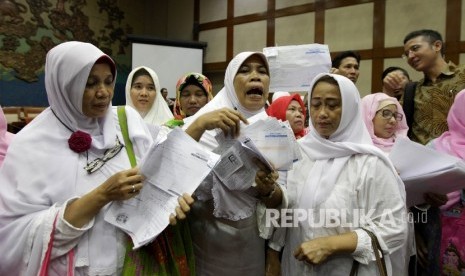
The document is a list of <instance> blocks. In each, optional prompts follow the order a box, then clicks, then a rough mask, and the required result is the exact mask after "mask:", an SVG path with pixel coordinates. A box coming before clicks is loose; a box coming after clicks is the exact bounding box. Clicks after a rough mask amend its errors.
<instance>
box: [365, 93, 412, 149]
mask: <svg viewBox="0 0 465 276" xmlns="http://www.w3.org/2000/svg"><path fill="white" fill-rule="evenodd" d="M362 116H363V121H364V122H365V125H366V127H367V129H368V133H369V134H370V136H371V140H372V141H373V144H374V145H375V146H377V147H378V148H380V149H381V150H382V151H384V152H386V153H389V152H390V151H391V148H392V146H393V145H394V143H395V141H396V138H398V137H404V138H407V132H408V126H407V120H406V118H405V114H404V111H403V109H402V106H401V105H400V104H399V101H397V99H396V98H393V97H390V96H388V95H386V94H384V93H374V94H370V95H367V96H365V97H363V99H362Z"/></svg>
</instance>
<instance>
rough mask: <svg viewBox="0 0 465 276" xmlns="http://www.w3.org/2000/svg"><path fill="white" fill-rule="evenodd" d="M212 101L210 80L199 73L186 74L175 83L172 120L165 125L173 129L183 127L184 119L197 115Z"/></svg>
mask: <svg viewBox="0 0 465 276" xmlns="http://www.w3.org/2000/svg"><path fill="white" fill-rule="evenodd" d="M211 99H213V95H212V84H211V82H210V80H209V79H208V78H207V77H206V76H204V75H202V74H200V73H188V74H186V75H184V76H182V77H181V78H180V79H179V80H178V82H177V83H176V100H175V102H174V106H173V114H174V119H173V120H170V121H168V122H167V123H165V125H166V126H168V127H170V128H173V127H176V126H182V125H184V120H183V119H184V118H186V117H189V116H192V115H194V114H195V113H197V111H199V110H200V109H201V108H202V107H204V106H205V105H206V104H207V103H208V102H209V101H211Z"/></svg>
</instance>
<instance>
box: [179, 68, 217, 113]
mask: <svg viewBox="0 0 465 276" xmlns="http://www.w3.org/2000/svg"><path fill="white" fill-rule="evenodd" d="M191 84H192V85H195V86H197V87H199V88H200V89H202V90H203V92H205V95H206V96H207V102H209V101H211V100H212V99H213V94H212V90H213V88H212V83H211V82H210V80H209V79H208V78H207V77H206V76H204V75H202V74H200V73H188V74H186V75H184V76H182V77H181V78H180V79H179V80H178V82H177V83H176V101H175V102H174V106H173V114H174V117H175V118H177V119H183V118H185V117H186V114H185V113H184V112H183V111H182V110H181V102H180V98H181V92H182V90H183V89H184V88H185V87H186V86H187V85H191Z"/></svg>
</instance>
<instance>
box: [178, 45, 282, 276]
mask: <svg viewBox="0 0 465 276" xmlns="http://www.w3.org/2000/svg"><path fill="white" fill-rule="evenodd" d="M269 83H270V76H269V68H268V62H267V60H266V58H265V56H264V55H263V54H262V53H260V52H242V53H240V54H238V55H236V56H235V57H234V58H233V59H232V60H231V62H230V63H229V64H228V67H227V68H226V74H225V81H224V85H225V86H224V88H223V89H221V90H220V91H219V92H218V94H217V95H216V96H215V97H214V98H213V100H211V101H210V102H209V103H208V104H207V105H205V106H204V107H203V108H202V109H200V111H198V112H197V113H196V114H195V115H193V116H191V117H188V118H186V119H185V121H186V124H185V125H184V127H189V126H190V125H193V124H195V123H193V122H192V120H195V119H196V118H197V117H198V116H202V115H203V114H205V113H207V112H211V111H213V110H220V111H221V110H232V109H234V110H237V111H238V112H240V113H241V114H243V116H244V117H246V118H250V117H252V116H254V115H255V118H266V117H267V114H266V112H265V109H264V106H265V102H266V99H267V98H268V89H269ZM215 135H216V132H214V131H206V132H205V133H203V135H202V136H201V139H200V143H201V144H203V145H204V146H205V147H206V148H208V149H210V150H213V149H215V148H216V147H217V146H218V143H217V142H216V140H215ZM277 178H278V174H277V173H276V172H270V171H266V170H264V169H263V168H262V169H260V170H258V172H257V174H256V177H255V183H256V185H257V187H256V188H255V187H252V185H253V183H252V182H251V183H250V188H249V189H248V190H245V191H231V190H229V189H227V188H226V187H225V186H224V185H223V184H222V183H221V182H220V181H219V180H218V179H217V177H216V176H214V175H210V176H209V178H208V182H205V183H203V184H201V186H200V187H199V188H198V189H197V191H196V193H195V195H196V196H197V200H196V202H195V204H194V205H192V210H191V212H190V214H189V224H190V226H191V228H190V229H191V234H192V242H193V244H194V254H195V260H196V272H197V274H198V275H264V273H265V239H264V238H267V233H266V231H265V227H264V225H265V223H264V215H263V214H264V211H265V206H266V207H268V208H274V207H277V206H278V205H280V204H281V202H282V199H283V196H282V195H283V189H284V188H280V187H279V186H278V185H277V184H276V180H277ZM238 181H240V180H238ZM231 206H233V207H236V208H232V207H231ZM238 209H239V210H238ZM261 219H263V221H262V220H261Z"/></svg>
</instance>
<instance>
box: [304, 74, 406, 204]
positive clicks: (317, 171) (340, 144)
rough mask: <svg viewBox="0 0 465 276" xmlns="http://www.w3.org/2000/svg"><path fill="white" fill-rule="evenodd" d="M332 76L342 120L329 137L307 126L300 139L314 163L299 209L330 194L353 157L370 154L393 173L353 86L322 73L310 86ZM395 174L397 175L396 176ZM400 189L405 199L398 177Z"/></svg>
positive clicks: (351, 83) (341, 77) (337, 76)
mask: <svg viewBox="0 0 465 276" xmlns="http://www.w3.org/2000/svg"><path fill="white" fill-rule="evenodd" d="M326 75H328V76H331V77H333V78H334V79H335V80H336V81H337V83H338V84H339V91H340V92H341V99H342V113H341V121H340V123H339V127H338V128H337V130H336V131H335V132H334V133H333V134H332V135H331V136H330V137H329V138H328V139H325V138H323V137H321V136H320V135H319V134H318V132H317V131H316V130H315V128H314V127H313V124H311V123H310V132H309V134H307V135H306V136H304V137H303V138H302V139H300V140H299V143H300V145H301V148H302V150H303V152H304V153H305V154H306V155H308V157H309V158H310V159H312V160H315V164H314V165H313V167H312V169H311V171H310V172H309V175H308V178H307V180H306V184H305V188H304V191H303V192H302V195H305V200H300V203H299V205H300V207H302V208H305V209H312V208H315V206H318V205H319V204H320V203H322V202H323V201H324V200H325V199H326V198H327V197H328V196H329V194H330V193H331V191H332V190H333V188H334V185H335V183H336V180H337V178H338V176H339V174H340V173H341V171H342V169H343V168H344V166H345V165H346V162H347V161H348V160H349V158H350V157H351V156H352V155H355V154H371V155H376V156H378V157H379V158H380V159H382V160H383V161H384V162H385V163H386V164H387V165H388V166H390V167H391V168H392V169H393V171H394V172H395V169H394V167H393V165H392V163H391V162H390V161H389V159H388V158H387V157H386V155H385V154H384V153H383V152H382V151H381V150H380V149H378V148H377V147H375V146H374V145H373V143H372V140H371V137H370V134H369V133H368V130H367V129H366V126H365V123H364V122H363V119H362V114H361V107H360V94H359V92H358V90H357V87H355V85H354V83H353V82H352V81H351V80H350V79H348V78H346V77H344V76H340V75H335V74H328V73H322V74H319V75H317V76H316V77H315V79H314V80H313V82H312V84H311V85H310V87H311V88H312V90H313V87H314V85H315V83H316V81H317V80H319V79H320V78H322V77H323V76H326ZM311 93H312V91H310V95H309V97H308V101H309V102H308V106H309V108H310V111H311V109H312V106H311V104H310V101H311ZM396 175H397V173H396ZM398 185H399V190H400V191H401V195H402V196H403V198H404V199H405V189H404V185H403V183H402V181H401V180H400V178H398Z"/></svg>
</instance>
